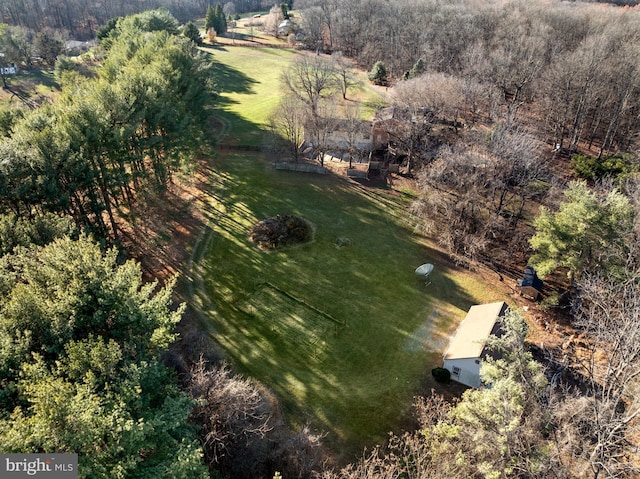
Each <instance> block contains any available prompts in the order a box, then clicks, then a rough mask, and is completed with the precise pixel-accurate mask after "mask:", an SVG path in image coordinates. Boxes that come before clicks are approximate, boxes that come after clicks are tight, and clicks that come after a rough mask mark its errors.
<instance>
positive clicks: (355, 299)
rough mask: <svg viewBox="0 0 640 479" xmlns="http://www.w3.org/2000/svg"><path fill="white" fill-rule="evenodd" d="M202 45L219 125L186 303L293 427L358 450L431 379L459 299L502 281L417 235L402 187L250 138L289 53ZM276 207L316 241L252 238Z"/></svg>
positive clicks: (486, 297)
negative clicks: (424, 271)
mask: <svg viewBox="0 0 640 479" xmlns="http://www.w3.org/2000/svg"><path fill="white" fill-rule="evenodd" d="M209 51H211V52H212V61H214V62H215V64H216V72H217V73H216V74H217V84H218V90H219V91H220V92H221V94H220V97H219V100H218V105H219V107H218V110H217V113H216V114H217V120H218V121H217V122H216V123H217V124H218V125H221V126H223V127H224V136H223V138H221V139H220V147H219V151H218V154H217V158H215V159H214V160H213V164H214V168H215V173H214V177H213V178H212V179H211V189H212V191H211V196H210V198H211V199H210V201H211V210H212V211H213V213H212V214H211V223H210V225H209V228H208V229H207V230H206V234H204V235H203V238H202V240H201V241H200V242H199V243H198V245H196V248H195V250H194V254H193V255H192V256H193V265H194V268H193V273H194V275H195V282H194V284H195V285H196V286H195V287H194V288H193V296H194V297H193V300H194V301H193V302H194V304H195V305H197V307H198V308H199V309H200V312H201V314H202V315H203V317H205V318H206V319H207V321H208V322H209V324H210V326H211V332H212V335H213V337H214V338H215V340H216V341H217V342H218V343H220V344H221V345H222V346H223V348H224V349H225V350H226V351H227V353H228V355H229V356H230V358H232V359H233V361H234V362H235V364H236V366H237V367H238V369H239V370H240V371H242V372H244V373H245V374H248V375H250V376H253V377H255V378H257V379H258V380H260V381H262V382H263V383H264V384H265V385H267V386H268V387H269V388H270V389H271V390H272V391H274V392H275V393H276V394H277V396H278V397H279V399H280V401H281V404H282V406H283V409H284V411H285V412H286V414H287V417H288V419H289V420H290V422H291V423H292V424H293V425H294V426H295V425H300V426H301V425H305V424H310V425H311V426H312V427H314V428H316V429H317V430H320V431H326V432H327V433H328V435H327V437H326V438H325V440H324V443H325V444H326V445H327V446H328V447H329V448H330V449H331V450H333V451H334V452H335V453H336V454H337V455H339V456H341V459H342V460H353V459H354V458H355V457H357V456H359V455H360V454H361V453H362V449H363V448H364V447H367V446H372V445H374V444H376V443H381V442H383V441H384V440H385V437H386V435H387V433H388V432H389V431H391V430H397V429H398V428H399V427H400V426H401V425H402V424H403V421H405V420H406V417H407V415H408V412H409V410H410V408H411V404H412V399H413V396H414V395H416V394H427V393H428V392H429V391H430V389H431V388H437V387H438V386H437V384H436V383H435V382H434V381H433V380H432V378H431V368H432V367H434V366H440V365H441V353H442V349H443V348H442V346H443V344H445V345H446V339H447V337H448V335H449V334H451V333H452V331H453V330H454V329H455V327H456V325H457V323H458V322H459V321H460V320H461V319H462V318H463V317H464V315H465V314H466V311H467V309H468V308H469V307H470V306H471V305H472V304H476V303H482V302H488V301H495V300H502V299H505V298H504V294H503V292H500V291H498V290H495V289H493V288H491V287H489V286H488V285H487V284H486V283H485V282H483V281H482V280H481V278H479V277H478V276H476V275H471V274H469V272H468V271H466V270H461V269H458V268H456V267H455V266H454V265H452V264H451V263H450V262H449V261H447V260H446V257H445V256H444V255H442V254H440V252H438V251H437V250H436V249H433V248H431V247H430V246H429V244H428V242H427V241H426V240H425V238H423V237H420V236H417V235H415V234H413V230H412V224H411V223H410V221H408V220H407V216H408V215H407V207H408V206H409V204H410V201H411V198H412V195H411V193H410V192H407V191H404V192H401V191H398V190H395V189H393V188H390V187H389V188H388V187H380V186H378V187H370V186H367V185H366V184H360V183H356V182H353V181H350V180H348V179H347V178H345V177H340V176H338V175H316V174H305V173H298V172H289V171H276V170H275V169H274V168H273V160H274V158H272V157H268V156H266V154H265V153H262V152H259V151H257V149H258V148H257V147H258V146H259V145H260V144H263V143H264V142H268V141H269V140H268V138H269V137H268V133H267V128H266V126H265V125H266V124H267V118H268V114H269V113H270V111H271V109H272V108H273V107H274V106H275V105H276V104H277V101H278V99H279V98H280V96H281V95H282V93H281V92H280V86H279V76H280V72H281V71H282V69H283V68H286V67H287V66H288V65H289V64H290V62H291V60H292V59H293V58H294V56H295V54H296V53H294V52H290V51H287V50H283V49H269V48H247V47H239V46H232V45H224V46H219V47H217V48H213V49H209ZM368 95H374V93H373V92H371V91H370V90H366V91H365V90H363V91H361V92H360V96H363V97H365V98H363V99H364V100H365V101H366V100H367V98H366V97H367V96H368ZM369 100H370V99H369ZM253 150H256V151H253ZM276 214H295V215H298V216H301V217H303V218H306V219H307V220H309V221H311V222H312V223H313V224H314V225H315V227H316V232H315V237H314V240H313V241H312V242H310V243H307V244H303V245H299V246H296V247H292V248H288V249H282V250H276V251H270V252H265V251H261V250H259V249H258V248H257V247H256V246H255V245H254V244H253V243H252V242H251V241H250V239H249V238H248V232H249V230H250V228H251V227H252V226H253V225H254V224H255V223H256V222H258V221H260V220H261V219H263V218H267V217H270V216H274V215H276ZM345 239H346V240H345ZM425 262H430V263H433V264H434V265H435V271H434V272H433V273H432V274H431V276H430V281H431V284H429V285H428V286H426V287H425V282H424V279H420V278H417V277H416V276H415V274H414V270H415V268H416V267H417V266H419V265H420V264H423V263H425Z"/></svg>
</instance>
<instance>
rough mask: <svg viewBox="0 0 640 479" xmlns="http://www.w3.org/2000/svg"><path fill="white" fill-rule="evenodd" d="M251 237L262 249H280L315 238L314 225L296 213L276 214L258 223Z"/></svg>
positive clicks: (250, 233)
mask: <svg viewBox="0 0 640 479" xmlns="http://www.w3.org/2000/svg"><path fill="white" fill-rule="evenodd" d="M249 238H250V239H251V241H253V242H254V243H255V244H256V245H258V247H259V248H261V249H269V250H273V249H278V248H282V247H285V246H293V245H296V244H301V243H308V242H309V241H311V240H312V239H313V227H312V226H311V223H309V222H308V221H307V220H305V219H304V218H301V217H299V216H296V215H276V216H271V217H269V218H265V219H263V220H262V221H260V222H258V223H256V224H255V225H254V226H253V227H252V228H251V230H250V231H249Z"/></svg>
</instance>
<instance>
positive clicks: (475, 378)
mask: <svg viewBox="0 0 640 479" xmlns="http://www.w3.org/2000/svg"><path fill="white" fill-rule="evenodd" d="M476 361H478V362H477V363H476ZM443 367H444V368H445V369H448V370H449V372H450V373H451V379H453V380H454V381H457V382H459V383H462V384H465V385H467V386H470V387H472V388H479V387H480V386H482V383H481V382H480V360H479V359H478V358H462V359H445V360H444V365H443ZM454 367H457V368H459V370H460V371H459V373H458V374H455V373H454V369H453V368H454Z"/></svg>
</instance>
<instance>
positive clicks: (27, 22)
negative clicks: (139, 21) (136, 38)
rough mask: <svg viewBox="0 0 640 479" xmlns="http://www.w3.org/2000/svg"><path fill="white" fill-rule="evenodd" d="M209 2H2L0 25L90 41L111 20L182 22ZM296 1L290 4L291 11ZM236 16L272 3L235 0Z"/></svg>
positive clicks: (197, 15)
mask: <svg viewBox="0 0 640 479" xmlns="http://www.w3.org/2000/svg"><path fill="white" fill-rule="evenodd" d="M211 3H213V2H210V1H209V0H146V1H145V2H142V3H140V2H127V1H124V0H109V1H85V0H0V22H2V23H8V24H10V25H13V26H20V27H24V28H27V29H29V30H33V31H41V30H44V29H46V28H50V29H55V30H61V31H67V32H69V34H70V35H71V36H72V37H74V38H77V39H85V40H86V39H90V38H93V36H94V35H95V34H96V32H97V30H98V29H99V28H100V26H101V25H104V24H105V23H107V21H108V20H109V19H111V18H115V17H125V16H128V15H133V14H136V13H141V12H142V11H144V10H149V9H157V8H166V9H167V10H168V11H170V12H171V13H172V14H173V15H174V16H175V17H176V18H178V19H179V20H180V21H181V22H183V23H184V22H187V21H188V20H194V19H196V18H201V17H204V15H205V12H206V10H207V7H208V6H209V5H210V4H211ZM292 3H293V2H288V4H289V8H291V4H292ZM225 4H231V6H232V7H233V8H232V7H231V6H230V7H229V9H231V8H232V9H233V12H234V13H236V12H237V13H243V12H254V11H260V10H268V9H269V8H270V7H272V6H273V4H274V2H272V1H269V0H235V1H234V2H225Z"/></svg>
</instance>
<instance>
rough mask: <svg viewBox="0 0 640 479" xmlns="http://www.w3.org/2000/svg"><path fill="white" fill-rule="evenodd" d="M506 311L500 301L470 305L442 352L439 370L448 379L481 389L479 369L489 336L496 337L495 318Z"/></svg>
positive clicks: (497, 329) (496, 323)
mask: <svg viewBox="0 0 640 479" xmlns="http://www.w3.org/2000/svg"><path fill="white" fill-rule="evenodd" d="M506 310H507V304H506V303H505V302H504V301H500V302H497V303H489V304H478V305H475V306H471V308H470V309H469V312H468V313H467V316H466V317H465V318H464V319H463V320H462V322H461V323H460V326H458V330H457V331H456V334H455V336H454V337H453V339H451V341H450V342H449V347H448V348H447V350H446V351H445V353H444V356H443V359H444V364H443V367H444V368H445V369H448V370H449V372H450V373H451V379H453V380H454V381H457V382H459V383H462V384H465V385H467V386H470V387H473V388H479V387H480V386H482V383H481V381H480V366H481V362H482V358H483V357H484V356H485V345H486V343H487V339H488V338H489V336H490V335H492V334H493V335H495V334H498V332H499V330H500V322H499V319H500V317H501V316H503V315H504V313H505V311H506Z"/></svg>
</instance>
